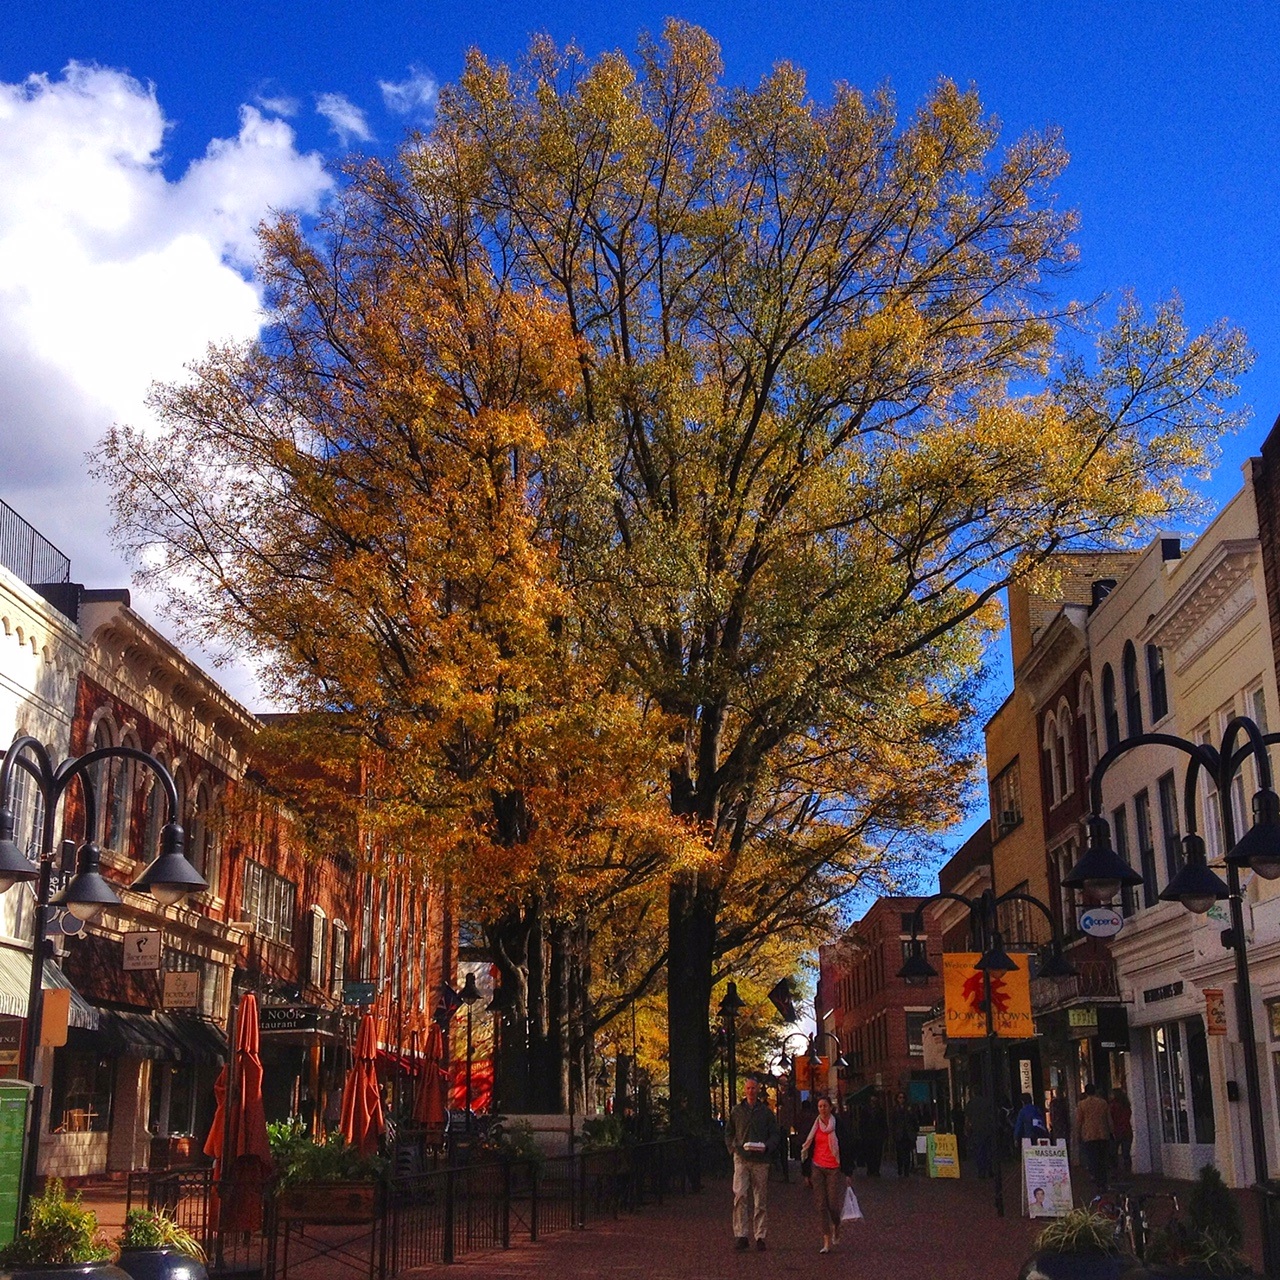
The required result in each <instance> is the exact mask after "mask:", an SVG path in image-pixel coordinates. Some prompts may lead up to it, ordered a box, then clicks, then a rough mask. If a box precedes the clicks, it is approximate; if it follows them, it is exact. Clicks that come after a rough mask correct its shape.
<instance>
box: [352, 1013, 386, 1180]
mask: <svg viewBox="0 0 1280 1280" xmlns="http://www.w3.org/2000/svg"><path fill="white" fill-rule="evenodd" d="M377 1062H378V1031H377V1028H376V1027H375V1026H374V1022H373V1015H372V1014H371V1013H366V1014H365V1015H364V1017H363V1018H362V1019H361V1021H360V1033H359V1035H357V1036H356V1060H355V1063H354V1064H353V1065H352V1067H351V1070H350V1071H348V1072H347V1080H346V1084H344V1085H343V1087H342V1136H343V1137H344V1138H346V1140H347V1141H348V1142H349V1143H351V1145H352V1146H353V1147H355V1148H356V1150H358V1151H359V1152H360V1154H361V1155H362V1156H371V1155H375V1154H376V1153H377V1150H378V1138H379V1136H380V1135H381V1133H382V1129H383V1123H382V1093H381V1091H380V1090H379V1088H378V1067H377Z"/></svg>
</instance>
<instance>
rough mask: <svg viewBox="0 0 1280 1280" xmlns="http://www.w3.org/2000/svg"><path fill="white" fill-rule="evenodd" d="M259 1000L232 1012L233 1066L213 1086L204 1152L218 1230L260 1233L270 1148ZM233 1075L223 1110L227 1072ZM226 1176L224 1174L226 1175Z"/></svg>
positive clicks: (249, 1000) (251, 997)
mask: <svg viewBox="0 0 1280 1280" xmlns="http://www.w3.org/2000/svg"><path fill="white" fill-rule="evenodd" d="M258 1044H259V1038H258V1000H257V997H256V996H254V995H253V994H252V992H250V993H249V994H248V995H246V996H245V997H244V999H243V1000H241V1002H240V1008H239V1010H238V1011H237V1013H236V1025H235V1047H234V1049H233V1050H232V1054H231V1061H230V1062H229V1063H227V1064H226V1065H224V1066H223V1068H222V1070H221V1071H220V1072H219V1073H218V1079H217V1081H216V1082H215V1083H214V1086H213V1090H214V1096H215V1097H216V1098H217V1100H218V1105H217V1109H216V1110H215V1111H214V1115H213V1125H212V1127H211V1128H210V1130H209V1137H208V1138H207V1139H206V1141H205V1144H204V1153H205V1155H207V1156H213V1158H214V1163H213V1183H214V1200H213V1212H214V1215H215V1221H216V1223H217V1226H218V1229H219V1230H221V1231H258V1230H261V1228H262V1197H263V1192H264V1190H265V1187H266V1181H267V1178H268V1177H270V1175H271V1144H270V1142H268V1140H267V1117H266V1115H265V1114H264V1113H263V1110H262V1059H261V1058H260V1057H259V1056H258ZM228 1067H230V1068H231V1071H232V1077H231V1106H230V1111H228V1108H227V1068H228ZM224 1171H225V1172H224Z"/></svg>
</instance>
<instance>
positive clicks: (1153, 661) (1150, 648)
mask: <svg viewBox="0 0 1280 1280" xmlns="http://www.w3.org/2000/svg"><path fill="white" fill-rule="evenodd" d="M1147 686H1148V688H1149V690H1150V693H1151V723H1152V724H1159V723H1160V721H1161V720H1163V719H1164V718H1165V716H1167V715H1168V714H1169V687H1168V685H1167V684H1166V683H1165V678H1164V650H1163V649H1162V648H1160V646H1159V645H1158V644H1149V645H1147Z"/></svg>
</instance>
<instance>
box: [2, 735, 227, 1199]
mask: <svg viewBox="0 0 1280 1280" xmlns="http://www.w3.org/2000/svg"><path fill="white" fill-rule="evenodd" d="M101 760H136V761H138V762H139V763H140V764H144V765H146V766H147V768H149V769H150V770H152V772H154V773H155V775H156V778H157V780H158V781H159V784H160V785H161V786H162V787H163V788H164V792H165V799H166V801H167V805H168V809H167V818H168V821H167V822H166V823H165V826H164V829H163V830H162V831H161V833H160V855H159V857H157V858H156V859H155V861H154V862H152V863H151V864H150V865H149V866H147V867H146V868H144V870H143V872H142V874H141V875H140V876H139V877H138V878H137V880H135V881H134V883H133V885H132V886H131V887H132V888H133V889H135V890H137V891H139V892H145V893H150V894H151V896H152V897H153V898H155V900H156V901H157V902H159V903H160V904H161V905H162V906H173V905H174V904H176V903H178V902H180V901H181V900H182V899H183V898H184V897H185V896H186V895H187V894H188V893H199V892H200V891H202V890H204V889H207V888H208V887H209V886H208V884H207V882H206V881H205V879H204V877H203V876H202V875H201V874H200V873H199V872H198V871H197V870H196V869H195V867H193V866H192V865H191V863H189V862H188V861H187V859H186V857H185V856H184V855H183V852H182V845H183V833H182V827H181V826H180V825H179V819H180V817H181V815H180V814H179V813H178V789H177V787H176V786H175V785H174V781H173V777H172V775H171V774H170V773H169V771H168V770H167V769H166V768H165V767H164V765H163V764H161V763H160V761H159V760H157V759H156V758H155V757H154V756H151V755H148V754H147V753H146V752H145V751H139V750H137V749H136V748H135V747H100V748H98V749H97V750H94V751H90V752H88V753H87V754H86V755H83V756H80V757H78V758H72V759H67V760H63V761H62V763H61V764H59V765H56V766H55V765H54V763H53V757H52V756H51V755H50V754H49V752H48V750H47V749H46V748H45V746H44V745H43V743H41V742H40V741H39V740H38V739H36V738H32V737H29V736H25V735H20V736H18V737H16V738H15V739H14V740H13V742H12V744H11V745H10V747H9V749H8V751H6V752H5V755H4V761H3V763H0V893H7V892H8V891H9V890H10V889H11V888H12V887H13V886H14V885H15V884H33V885H34V886H35V897H36V911H35V925H34V937H33V939H32V944H31V978H30V983H29V985H28V988H27V1028H26V1036H25V1037H24V1039H23V1045H22V1074H23V1076H24V1077H25V1078H26V1079H27V1080H29V1081H30V1082H31V1084H32V1091H31V1119H30V1126H29V1128H28V1138H27V1151H26V1159H25V1163H24V1173H23V1179H22V1188H21V1193H20V1197H19V1205H18V1209H19V1215H18V1216H19V1221H25V1220H26V1217H27V1206H28V1205H29V1203H30V1200H31V1194H32V1191H33V1190H34V1187H35V1178H36V1165H37V1157H38V1154H39V1141H40V1131H41V1110H42V1107H43V1102H44V1090H43V1087H42V1086H41V1085H39V1084H36V1083H35V1073H36V1052H37V1049H38V1048H39V1040H40V1021H41V1013H42V1009H43V1003H44V997H43V984H42V979H43V976H44V962H45V959H46V958H47V957H48V955H49V954H50V950H51V948H50V942H49V935H48V927H49V921H48V911H47V908H48V907H50V906H55V907H66V909H67V911H68V912H70V914H71V915H73V916H75V917H76V919H78V920H85V921H88V920H93V919H94V918H95V917H96V916H97V915H98V914H99V913H100V912H101V911H102V909H103V908H104V907H115V906H119V905H120V897H119V895H118V894H117V893H116V891H115V890H114V889H113V888H112V887H111V885H110V883H109V882H108V881H107V880H106V879H105V878H104V877H103V875H102V873H101V871H100V870H99V868H100V866H101V859H102V850H101V849H99V848H98V846H97V845H96V844H95V843H94V840H93V833H94V831H96V830H97V825H98V822H97V815H98V808H97V804H98V797H97V796H96V795H95V793H94V787H93V781H92V779H91V777H90V776H89V770H90V769H91V768H92V767H93V766H94V765H95V764H97V763H98V762H99V761H101ZM15 769H21V770H22V771H23V772H24V773H26V774H27V775H28V777H30V778H31V780H32V782H34V784H35V788H36V790H37V791H38V792H39V794H40V800H41V804H42V806H43V824H42V828H41V832H40V848H39V851H38V853H37V855H36V861H35V862H32V861H31V860H30V859H29V858H28V857H27V856H26V854H25V853H24V852H23V851H22V850H21V849H20V848H18V845H17V843H16V842H15V841H14V838H13V833H14V816H13V810H12V808H11V807H10V797H11V790H12V783H13V777H14V770H15ZM72 779H75V780H76V782H77V783H78V784H79V787H80V794H81V796H82V797H83V800H84V822H85V835H86V839H85V843H84V844H83V845H81V846H80V849H79V852H78V853H77V855H76V865H75V871H74V873H73V874H72V875H71V876H70V877H68V878H67V879H66V881H65V883H63V884H62V885H61V887H60V888H59V889H58V890H57V892H56V893H55V892H53V879H54V858H55V854H54V845H55V839H54V832H55V826H56V820H57V812H58V805H59V803H60V801H61V800H62V797H63V796H64V794H65V793H66V791H67V789H68V788H69V787H70V785H71V782H72ZM68 843H70V842H68Z"/></svg>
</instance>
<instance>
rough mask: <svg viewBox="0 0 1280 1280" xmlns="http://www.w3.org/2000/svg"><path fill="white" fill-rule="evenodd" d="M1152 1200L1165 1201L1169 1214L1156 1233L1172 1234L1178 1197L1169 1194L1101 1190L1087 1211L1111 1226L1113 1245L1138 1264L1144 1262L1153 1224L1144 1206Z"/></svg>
mask: <svg viewBox="0 0 1280 1280" xmlns="http://www.w3.org/2000/svg"><path fill="white" fill-rule="evenodd" d="M1155 1201H1167V1202H1168V1203H1169V1206H1170V1210H1171V1211H1170V1213H1169V1214H1168V1216H1167V1217H1165V1219H1164V1221H1163V1222H1160V1223H1158V1224H1156V1225H1155V1228H1154V1229H1156V1230H1161V1231H1172V1230H1175V1229H1176V1225H1177V1223H1178V1222H1179V1221H1180V1219H1179V1217H1178V1212H1179V1205H1178V1197H1177V1195H1176V1194H1175V1193H1174V1192H1172V1191H1150V1192H1145V1193H1143V1192H1133V1193H1131V1192H1129V1191H1127V1190H1126V1191H1121V1190H1118V1189H1117V1190H1116V1191H1104V1192H1103V1193H1102V1194H1101V1195H1097V1196H1094V1197H1093V1199H1092V1200H1090V1201H1089V1208H1090V1210H1092V1211H1093V1212H1094V1213H1100V1214H1102V1215H1103V1216H1104V1217H1106V1218H1110V1219H1111V1220H1112V1221H1113V1222H1114V1223H1115V1245H1116V1248H1117V1249H1119V1250H1120V1251H1121V1252H1126V1251H1127V1252H1129V1253H1132V1254H1133V1256H1134V1257H1135V1258H1137V1259H1138V1261H1139V1262H1143V1261H1145V1260H1146V1253H1147V1245H1148V1244H1149V1242H1150V1240H1151V1235H1152V1230H1153V1223H1152V1216H1151V1213H1150V1210H1149V1208H1148V1206H1149V1205H1150V1204H1152V1203H1153V1202H1155Z"/></svg>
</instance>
